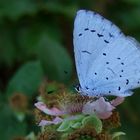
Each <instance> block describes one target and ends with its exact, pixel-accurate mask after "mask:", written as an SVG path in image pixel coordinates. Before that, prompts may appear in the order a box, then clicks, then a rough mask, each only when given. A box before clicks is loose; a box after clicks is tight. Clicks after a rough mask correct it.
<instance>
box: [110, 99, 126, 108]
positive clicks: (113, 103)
mask: <svg viewBox="0 0 140 140" xmlns="http://www.w3.org/2000/svg"><path fill="white" fill-rule="evenodd" d="M124 99H125V98H124V97H117V98H116V99H114V100H112V101H111V104H112V105H113V106H118V105H119V104H121V103H122V102H123V101H124Z"/></svg>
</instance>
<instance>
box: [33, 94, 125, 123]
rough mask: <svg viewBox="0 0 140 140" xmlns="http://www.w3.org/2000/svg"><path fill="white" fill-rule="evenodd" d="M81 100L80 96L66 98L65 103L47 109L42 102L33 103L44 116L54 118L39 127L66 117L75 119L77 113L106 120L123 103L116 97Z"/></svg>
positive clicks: (120, 98) (43, 121)
mask: <svg viewBox="0 0 140 140" xmlns="http://www.w3.org/2000/svg"><path fill="white" fill-rule="evenodd" d="M74 96H75V95H74ZM82 98H83V97H82ZM82 98H81V95H78V96H77V95H76V96H75V98H74V97H73V95H72V96H69V98H66V100H65V103H64V100H63V101H62V104H61V105H60V106H59V107H52V108H49V107H48V106H47V105H46V104H44V103H43V102H37V103H35V106H36V107H37V108H38V109H39V110H41V111H42V112H44V113H45V114H47V115H50V116H55V118H53V119H52V120H44V119H43V120H41V121H40V123H39V126H45V125H51V124H58V123H61V122H62V121H63V120H65V119H66V118H65V117H64V116H66V115H68V116H67V118H71V117H72V115H73V116H75V117H76V116H77V115H78V114H79V113H81V114H84V115H91V114H94V115H96V116H97V117H99V118H100V119H107V118H109V117H110V116H111V115H112V111H113V110H114V109H115V108H116V106H117V105H119V104H120V103H122V102H123V101H124V98H123V97H117V98H116V99H114V100H112V101H105V99H104V97H100V98H98V99H97V100H94V98H92V99H91V98H87V97H85V99H82ZM80 99H82V100H80ZM60 102H61V100H60ZM73 113H74V114H73ZM63 118H64V119H63Z"/></svg>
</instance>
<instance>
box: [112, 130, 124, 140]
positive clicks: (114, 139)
mask: <svg viewBox="0 0 140 140" xmlns="http://www.w3.org/2000/svg"><path fill="white" fill-rule="evenodd" d="M122 135H125V133H124V132H115V133H114V134H113V135H112V140H117V139H118V138H119V137H120V136H122Z"/></svg>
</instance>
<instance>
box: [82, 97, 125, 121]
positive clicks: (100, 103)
mask: <svg viewBox="0 0 140 140" xmlns="http://www.w3.org/2000/svg"><path fill="white" fill-rule="evenodd" d="M123 101H124V98H123V97H117V98H116V99H114V100H112V101H111V102H108V101H105V99H104V98H103V97H100V98H99V99H97V100H96V101H93V102H87V103H86V104H85V105H84V107H83V110H82V112H83V113H84V114H96V115H97V116H98V117H99V118H100V119H107V118H109V117H110V116H111V115H112V111H113V110H114V109H115V107H116V106H117V105H119V104H121V103H122V102H123Z"/></svg>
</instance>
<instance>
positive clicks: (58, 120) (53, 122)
mask: <svg viewBox="0 0 140 140" xmlns="http://www.w3.org/2000/svg"><path fill="white" fill-rule="evenodd" d="M62 121H63V119H61V118H60V117H56V118H55V119H53V120H52V121H47V120H41V122H40V123H39V126H45V125H51V124H58V123H61V122H62Z"/></svg>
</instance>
